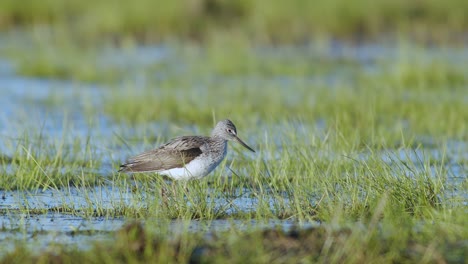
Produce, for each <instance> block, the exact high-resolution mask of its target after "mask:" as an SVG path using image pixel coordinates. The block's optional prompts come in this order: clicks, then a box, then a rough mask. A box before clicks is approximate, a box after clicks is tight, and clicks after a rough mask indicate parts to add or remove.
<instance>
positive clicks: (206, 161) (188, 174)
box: [158, 147, 227, 180]
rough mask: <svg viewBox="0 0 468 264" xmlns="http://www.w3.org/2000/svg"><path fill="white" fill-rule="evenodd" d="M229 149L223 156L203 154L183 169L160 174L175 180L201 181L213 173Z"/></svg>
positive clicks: (225, 149) (225, 150) (164, 171)
mask: <svg viewBox="0 0 468 264" xmlns="http://www.w3.org/2000/svg"><path fill="white" fill-rule="evenodd" d="M226 153H227V148H226V147H224V150H223V152H222V153H220V154H221V155H215V154H216V153H209V152H208V153H203V154H202V155H200V156H199V157H196V158H195V159H193V160H192V161H190V162H189V163H187V164H186V165H185V167H182V168H173V169H168V170H163V171H159V172H158V173H159V174H162V175H166V176H168V177H170V178H172V179H174V180H192V179H200V178H203V177H205V176H206V175H208V174H209V173H210V172H212V171H213V170H214V169H215V168H216V167H217V166H218V165H219V164H220V163H221V161H223V159H224V157H226Z"/></svg>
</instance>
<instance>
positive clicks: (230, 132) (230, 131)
mask: <svg viewBox="0 0 468 264" xmlns="http://www.w3.org/2000/svg"><path fill="white" fill-rule="evenodd" d="M226 130H227V132H228V133H229V134H234V131H232V129H229V128H228V129H226Z"/></svg>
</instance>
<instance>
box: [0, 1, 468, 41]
mask: <svg viewBox="0 0 468 264" xmlns="http://www.w3.org/2000/svg"><path fill="white" fill-rule="evenodd" d="M44 25H47V26H49V27H52V28H53V29H54V31H56V32H58V33H60V34H70V36H71V37H73V38H74V39H75V40H76V41H79V42H82V43H89V42H96V41H101V40H103V39H107V38H110V39H122V38H124V37H131V38H133V39H136V40H138V41H145V42H155V41H159V40H161V39H164V38H168V37H177V38H189V39H194V40H200V39H206V38H207V37H209V36H211V35H212V34H216V33H220V32H221V33H223V34H225V33H226V32H228V33H229V34H234V35H237V34H241V35H244V36H247V37H249V38H250V39H254V40H257V41H264V42H292V41H294V42H297V41H303V40H307V39H310V38H311V37H314V36H321V35H330V36H333V37H338V38H353V39H361V38H367V37H375V36H378V35H380V34H382V33H387V34H401V33H405V34H410V35H411V36H413V37H415V38H418V39H425V40H427V39H432V40H439V41H443V40H447V39H448V38H449V39H459V38H463V37H464V36H463V34H464V33H466V32H465V30H466V29H467V28H468V1H464V0H447V1H440V0H418V1H406V0H393V1H392V0H376V1H372V0H330V1H307V0H292V1H282V0H256V1H255V0H238V1H231V0H182V1H151V0H135V1H124V0H117V1H112V0H95V1H89V0H84V1H80V0H68V1H63V0H44V1H38V0H22V1H17V0H2V1H1V2H0V29H3V30H8V29H11V28H17V27H36V26H39V27H40V26H44Z"/></svg>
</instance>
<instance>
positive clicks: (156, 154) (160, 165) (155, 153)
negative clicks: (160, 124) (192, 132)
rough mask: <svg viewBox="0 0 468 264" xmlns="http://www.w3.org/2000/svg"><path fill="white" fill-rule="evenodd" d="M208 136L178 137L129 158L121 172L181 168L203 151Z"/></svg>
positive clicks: (122, 166) (121, 167)
mask: <svg viewBox="0 0 468 264" xmlns="http://www.w3.org/2000/svg"><path fill="white" fill-rule="evenodd" d="M207 139H208V138H207V137H201V136H184V137H177V138H174V139H172V140H171V141H169V142H168V143H166V144H164V145H162V146H160V147H159V148H157V149H154V150H150V151H146V152H143V153H141V154H139V155H137V156H135V157H132V158H130V159H128V161H127V163H125V164H123V165H121V166H120V170H119V171H120V172H150V171H162V170H168V169H172V168H181V167H183V166H185V165H186V164H187V163H189V162H190V161H192V160H193V159H195V158H196V157H197V156H199V155H200V154H201V153H202V149H201V146H202V145H203V144H205V143H206V141H207Z"/></svg>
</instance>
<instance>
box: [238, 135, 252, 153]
mask: <svg viewBox="0 0 468 264" xmlns="http://www.w3.org/2000/svg"><path fill="white" fill-rule="evenodd" d="M234 138H235V139H236V141H237V142H239V143H240V144H241V145H242V146H244V147H245V148H246V149H248V150H250V151H252V152H255V150H253V149H252V148H251V147H249V146H248V145H247V144H245V143H244V141H242V140H241V139H240V138H238V137H237V136H234Z"/></svg>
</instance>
